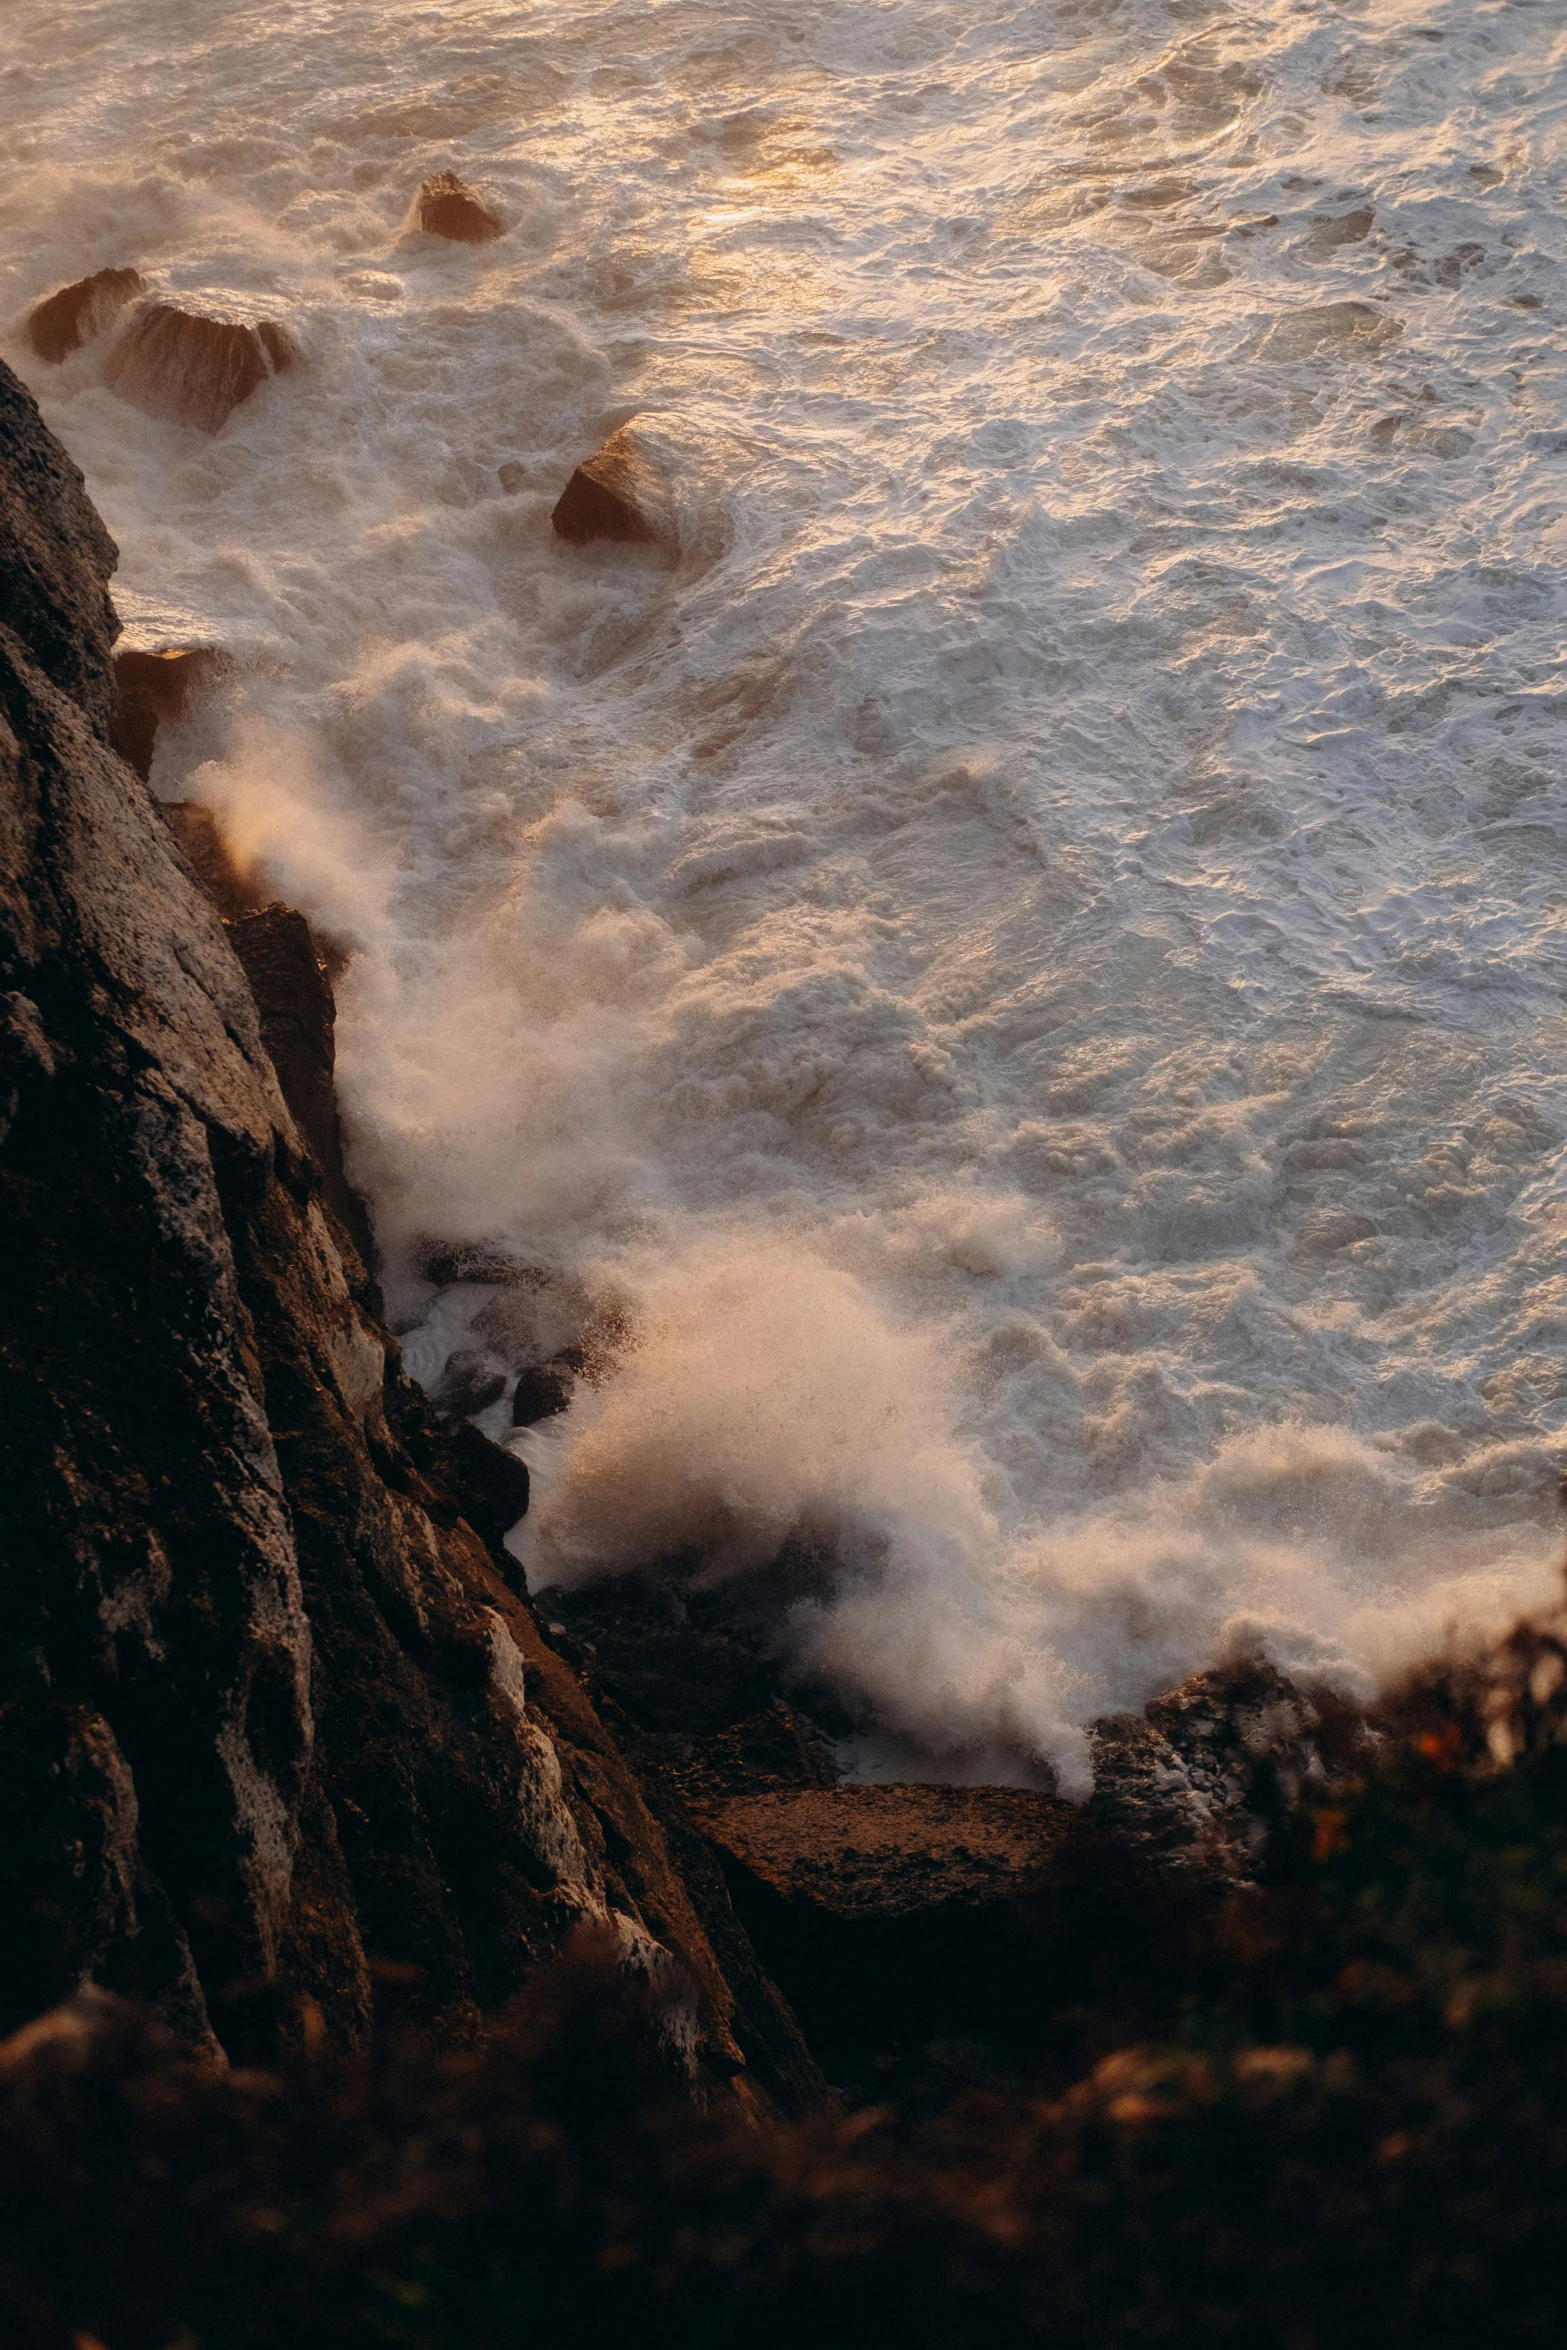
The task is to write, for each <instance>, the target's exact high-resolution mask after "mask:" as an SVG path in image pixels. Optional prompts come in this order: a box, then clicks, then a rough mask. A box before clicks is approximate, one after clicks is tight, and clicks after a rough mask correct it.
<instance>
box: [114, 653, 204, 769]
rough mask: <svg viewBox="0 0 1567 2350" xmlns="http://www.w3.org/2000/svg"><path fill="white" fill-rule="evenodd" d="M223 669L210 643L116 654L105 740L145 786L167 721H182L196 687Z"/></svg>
mask: <svg viewBox="0 0 1567 2350" xmlns="http://www.w3.org/2000/svg"><path fill="white" fill-rule="evenodd" d="M225 666H226V663H225V660H224V656H223V655H222V654H221V653H220V652H218V651H217V649H216V648H215V647H214V646H210V645H188V646H187V645H182V646H170V647H168V649H167V650H162V651H158V652H142V651H139V650H137V649H136V648H135V647H130V648H127V649H126V650H125V651H123V652H118V653H116V654H115V656H114V696H115V699H114V716H113V718H112V720H111V721H110V726H109V740H110V742H111V743H112V744H113V745H114V748H115V749H116V750H117V751H118V752H119V754H120V757H121V758H122V759H123V760H124V761H125V763H126V765H127V766H128V767H134V768H135V770H136V772H137V774H138V775H139V776H140V777H141V778H142V780H143V781H144V782H145V781H146V779H147V777H148V776H149V775H150V774H151V773H152V754H153V748H154V746H155V744H156V742H157V738H158V728H159V727H160V726H161V725H162V723H163V721H164V720H165V719H167V718H183V717H184V716H185V713H186V712H187V710H188V709H189V708H190V704H191V696H192V694H193V693H194V692H195V690H196V688H197V687H198V686H201V685H204V684H207V683H209V682H210V681H211V680H212V679H213V678H214V677H216V676H218V675H219V674H220V673H221V672H222V670H223V669H224V667H225Z"/></svg>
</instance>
